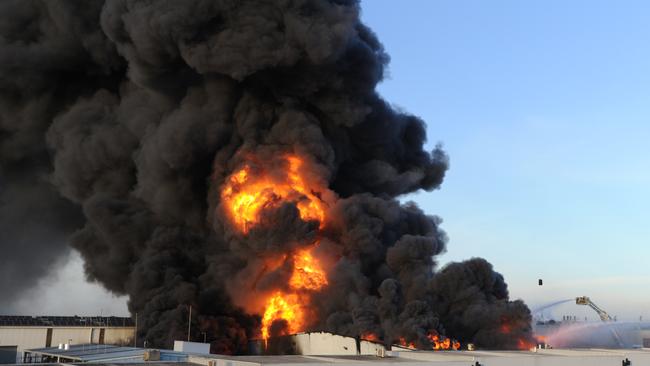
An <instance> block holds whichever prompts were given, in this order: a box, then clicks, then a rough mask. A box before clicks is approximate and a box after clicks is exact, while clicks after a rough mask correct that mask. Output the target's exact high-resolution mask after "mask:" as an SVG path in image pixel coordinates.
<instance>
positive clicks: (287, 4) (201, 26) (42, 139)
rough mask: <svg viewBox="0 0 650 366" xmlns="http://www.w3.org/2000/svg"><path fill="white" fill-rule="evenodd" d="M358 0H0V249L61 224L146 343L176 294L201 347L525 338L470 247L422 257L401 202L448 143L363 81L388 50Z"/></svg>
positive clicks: (176, 315) (424, 244) (180, 323)
mask: <svg viewBox="0 0 650 366" xmlns="http://www.w3.org/2000/svg"><path fill="white" fill-rule="evenodd" d="M359 11H360V9H359V4H358V2H357V1H355V0H330V1H325V0H296V1H275V0H272V1H270V0H245V1H227V0H223V1H215V0H209V1H208V0H204V1H201V0H193V1H182V2H181V1H178V2H162V1H161V2H149V1H120V0H115V1H106V2H104V1H84V2H70V1H25V0H19V1H5V2H2V4H0V14H3V15H2V16H1V17H0V61H1V62H0V169H1V173H2V179H3V190H2V192H1V193H0V194H1V196H0V202H2V203H1V205H2V206H0V212H1V213H2V217H3V221H2V223H0V225H1V226H2V227H1V229H2V231H3V232H4V233H6V234H7V235H5V236H3V238H2V239H0V240H1V245H2V247H3V249H5V251H4V252H5V253H7V254H8V256H4V257H3V258H2V259H0V263H2V264H3V266H4V264H5V263H13V262H14V261H15V260H16V258H15V257H13V255H20V251H18V252H12V251H7V250H6V249H7V247H8V246H10V245H12V243H14V242H20V243H21V250H26V251H33V250H36V249H37V248H36V246H38V245H40V243H41V241H40V240H38V239H39V238H41V237H42V236H43V235H46V234H47V235H49V236H52V235H53V234H52V233H55V234H56V235H58V236H60V237H65V236H67V235H70V239H69V242H70V243H71V245H72V247H73V248H75V249H76V250H78V251H79V252H80V253H81V254H82V256H83V258H84V260H85V269H86V274H87V276H88V278H89V279H90V280H92V281H97V282H99V283H101V284H102V285H103V286H104V287H106V288H107V289H109V290H110V291H112V292H114V293H116V294H126V295H128V296H129V309H130V310H131V311H132V312H133V313H135V312H137V313H138V314H140V324H141V326H140V327H139V329H140V330H141V333H142V334H140V335H139V337H138V338H139V339H142V340H147V341H148V344H149V345H158V346H165V345H167V346H168V345H169V344H170V343H171V341H172V340H173V339H174V338H180V336H181V335H183V333H184V332H185V329H186V327H185V319H186V318H187V315H188V314H187V312H188V307H189V305H191V306H192V307H193V308H194V309H195V312H194V314H196V315H195V316H194V317H193V318H192V322H193V323H194V324H193V327H192V329H193V331H194V332H196V334H195V335H196V336H198V335H199V334H200V333H203V332H205V333H206V334H207V338H208V340H209V341H210V342H211V343H212V351H213V352H219V353H244V352H246V349H247V341H248V340H249V339H254V338H262V339H266V338H268V337H272V336H275V335H283V334H289V333H295V332H301V331H311V330H321V331H328V332H333V333H337V334H341V335H346V336H353V337H366V338H372V339H377V340H380V341H382V342H385V343H387V344H390V343H403V344H405V345H406V346H410V345H413V346H414V347H418V348H436V347H443V348H444V347H447V348H449V347H452V348H453V346H454V342H452V340H453V341H456V340H457V341H458V342H461V343H463V342H472V343H474V344H476V345H477V346H478V347H484V348H505V349H515V348H528V347H529V345H530V343H531V325H530V321H531V317H530V312H529V310H528V308H527V307H526V306H525V305H524V304H523V303H522V302H521V301H511V300H509V297H508V291H507V286H506V284H505V282H504V279H503V277H502V276H501V275H500V274H499V273H497V272H495V271H494V270H493V269H492V266H491V265H490V264H489V263H488V262H486V261H485V260H483V259H472V260H469V261H466V262H462V263H453V264H450V265H448V266H446V267H445V268H442V269H438V268H436V262H435V259H434V258H435V256H436V255H438V254H440V253H442V252H443V251H444V250H445V246H446V243H447V238H446V235H445V233H444V232H443V231H442V230H441V229H440V227H439V226H440V222H441V220H440V219H439V218H437V217H435V216H430V215H427V214H425V213H424V212H422V211H421V210H420V209H419V208H418V207H417V205H416V204H415V203H413V202H409V203H400V201H398V197H399V196H400V195H403V194H406V193H409V192H415V191H418V190H427V191H430V190H434V189H436V188H438V187H439V185H440V184H441V183H442V180H443V177H444V175H445V171H446V170H447V167H448V159H447V156H446V154H445V153H444V151H443V150H442V148H441V147H436V148H434V149H433V150H432V151H426V150H425V148H424V144H425V140H426V134H425V125H424V122H423V121H422V120H420V119H419V118H418V117H416V116H413V115H410V114H407V113H404V112H401V111H397V110H395V109H393V108H391V107H390V105H389V104H388V103H387V102H386V101H384V100H382V98H381V97H380V96H379V95H378V94H377V92H376V91H375V86H376V85H377V83H378V82H380V81H381V80H382V77H383V74H384V69H385V66H386V64H387V62H388V56H387V55H386V53H385V52H384V50H383V48H382V46H381V43H380V42H379V41H378V40H377V38H376V37H375V35H374V34H373V33H372V31H371V30H370V29H368V28H367V27H366V26H365V25H364V24H362V23H361V21H360V20H359ZM28 198H29V199H28ZM23 202H26V203H27V204H24V203H23ZM10 212H11V214H12V215H11V216H10V215H9V213H10ZM43 212H45V213H49V212H56V213H57V214H54V215H50V214H42V213H43ZM60 213H65V214H64V215H62V214H60ZM5 217H20V218H23V219H22V221H21V222H17V221H15V220H13V221H12V220H5V219H4V218H5ZM25 218H26V219H25ZM32 229H34V230H32ZM36 229H38V230H36ZM47 250H48V251H47V253H50V256H51V257H55V255H56V253H59V252H61V250H59V249H53V248H47ZM5 268H10V267H6V266H5ZM3 277H7V276H3ZM26 280H29V279H26ZM196 310H198V311H196ZM445 339H447V340H448V341H445ZM441 344H442V346H441Z"/></svg>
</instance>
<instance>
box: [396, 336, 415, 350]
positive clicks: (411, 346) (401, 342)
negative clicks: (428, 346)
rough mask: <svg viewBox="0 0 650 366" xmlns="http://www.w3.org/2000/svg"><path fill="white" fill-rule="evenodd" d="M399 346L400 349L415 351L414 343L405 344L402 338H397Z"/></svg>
mask: <svg viewBox="0 0 650 366" xmlns="http://www.w3.org/2000/svg"><path fill="white" fill-rule="evenodd" d="M399 345H400V346H402V347H406V348H410V349H416V348H417V347H415V343H413V342H408V343H407V342H406V338H404V337H399Z"/></svg>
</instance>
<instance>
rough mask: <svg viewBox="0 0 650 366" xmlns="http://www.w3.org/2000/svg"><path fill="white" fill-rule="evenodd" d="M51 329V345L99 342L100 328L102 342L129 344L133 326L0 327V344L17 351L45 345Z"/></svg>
mask: <svg viewBox="0 0 650 366" xmlns="http://www.w3.org/2000/svg"><path fill="white" fill-rule="evenodd" d="M48 328H51V329H52V342H51V344H50V346H51V347H56V346H58V345H59V343H68V341H70V340H71V342H72V343H73V344H84V343H99V336H100V332H101V329H104V344H130V342H131V340H132V339H133V335H134V332H135V328H133V327H119V328H118V327H115V328H113V327H104V328H100V327H94V328H93V327H0V346H17V347H18V352H22V351H23V350H25V349H30V348H43V347H46V346H47V344H46V341H47V330H48Z"/></svg>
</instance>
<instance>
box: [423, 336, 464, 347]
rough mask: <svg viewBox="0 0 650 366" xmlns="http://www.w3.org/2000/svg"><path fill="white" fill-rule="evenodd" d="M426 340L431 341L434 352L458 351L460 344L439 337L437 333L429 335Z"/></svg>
mask: <svg viewBox="0 0 650 366" xmlns="http://www.w3.org/2000/svg"><path fill="white" fill-rule="evenodd" d="M427 338H429V341H431V344H432V346H431V348H433V349H434V350H448V349H453V350H454V351H457V350H459V349H460V342H458V341H456V340H452V339H451V338H447V337H440V335H438V334H437V333H429V334H428V335H427Z"/></svg>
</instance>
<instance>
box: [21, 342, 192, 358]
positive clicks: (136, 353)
mask: <svg viewBox="0 0 650 366" xmlns="http://www.w3.org/2000/svg"><path fill="white" fill-rule="evenodd" d="M145 351H146V349H144V348H135V347H122V346H112V345H107V344H75V345H70V346H69V349H67V350H66V349H60V348H58V347H46V348H34V349H28V350H25V352H29V353H31V354H34V355H40V356H51V357H56V358H61V359H62V360H71V361H72V362H92V363H102V362H108V361H118V360H122V362H124V361H125V360H132V361H136V362H137V361H142V360H143V356H144V353H145ZM186 359H187V354H185V353H182V352H174V351H169V350H160V360H161V361H184V360H186Z"/></svg>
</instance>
